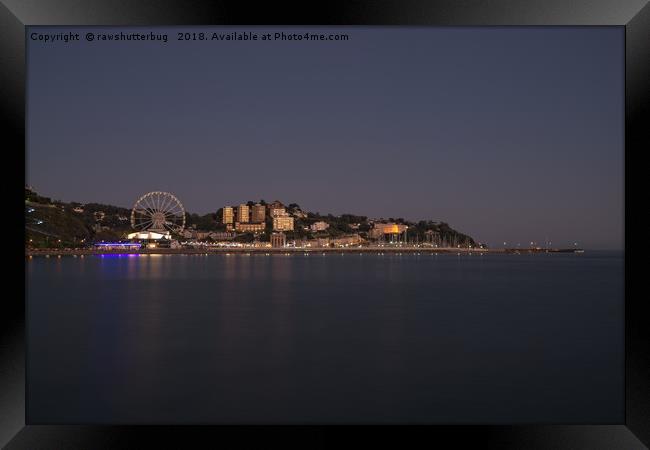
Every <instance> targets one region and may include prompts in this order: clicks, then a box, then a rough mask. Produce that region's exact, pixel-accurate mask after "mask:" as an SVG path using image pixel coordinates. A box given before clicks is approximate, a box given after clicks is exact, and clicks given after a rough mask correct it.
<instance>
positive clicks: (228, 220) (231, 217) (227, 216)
mask: <svg viewBox="0 0 650 450" xmlns="http://www.w3.org/2000/svg"><path fill="white" fill-rule="evenodd" d="M222 222H223V223H224V224H226V225H228V224H230V225H232V224H233V223H235V211H234V209H233V207H232V206H224V207H223V217H222Z"/></svg>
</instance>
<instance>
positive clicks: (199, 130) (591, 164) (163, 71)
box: [27, 27, 624, 249]
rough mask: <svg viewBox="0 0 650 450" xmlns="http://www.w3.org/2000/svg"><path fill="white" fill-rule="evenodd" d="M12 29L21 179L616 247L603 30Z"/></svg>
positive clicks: (619, 206) (60, 194) (50, 187)
mask: <svg viewBox="0 0 650 450" xmlns="http://www.w3.org/2000/svg"><path fill="white" fill-rule="evenodd" d="M70 30H73V31H77V32H79V33H81V38H82V40H81V41H80V42H71V43H67V44H65V43H62V42H61V43H53V44H44V43H42V42H33V41H30V40H28V49H29V51H28V124H27V125H28V144H27V156H28V158H27V161H28V166H27V167H28V171H27V177H28V182H29V183H30V184H32V185H33V186H34V187H35V188H36V189H37V190H38V191H39V192H41V193H43V194H44V195H48V196H52V197H54V198H58V199H61V200H64V201H73V200H75V201H81V202H101V203H111V204H116V205H120V206H125V207H131V206H132V204H133V202H134V201H135V200H136V199H137V198H138V197H139V196H140V195H142V194H144V193H146V192H149V191H152V190H168V191H170V192H173V193H175V194H176V195H177V196H178V197H179V198H180V199H181V201H182V202H183V203H184V205H185V207H186V209H188V210H189V211H191V212H198V213H207V212H210V211H215V210H216V209H217V208H219V207H221V206H223V205H224V204H237V203H239V202H242V201H246V200H249V199H250V200H258V199H260V198H263V199H265V200H267V201H270V200H274V199H279V200H281V201H284V202H296V203H298V204H300V205H301V206H302V207H303V208H305V209H307V210H310V211H319V212H321V213H327V212H331V213H333V214H340V213H347V212H351V213H358V214H362V215H367V216H370V217H404V218H406V219H411V220H417V219H432V220H444V221H446V222H448V223H449V224H450V225H451V226H452V227H454V228H456V229H458V230H460V231H462V232H466V233H468V234H470V235H472V236H473V237H474V238H476V239H478V240H479V241H481V242H487V243H489V244H491V245H493V246H496V245H503V242H504V241H507V242H508V243H509V244H510V243H516V242H521V243H522V245H523V244H524V243H530V241H539V242H543V241H544V240H545V239H546V238H547V237H548V238H549V239H550V240H551V241H552V242H553V243H554V244H557V245H566V244H572V243H573V242H575V241H577V242H578V244H579V245H581V246H584V247H587V248H603V249H604V248H622V246H623V175H624V172H623V156H624V147H623V138H624V117H623V114H624V72H623V62H624V59H623V58H624V55H623V36H624V35H623V29H622V28H620V27H619V28H399V27H391V28H371V27H346V28H336V29H330V28H317V29H316V28H312V29H306V28H290V27H282V28H277V29H273V28H257V27H237V28H227V29H226V30H227V31H233V30H239V31H255V32H257V33H263V32H265V31H267V30H268V31H270V32H275V31H279V30H283V31H285V32H300V31H307V30H311V31H315V30H317V31H319V32H326V33H329V32H331V31H334V32H339V33H340V32H345V33H348V34H349V36H350V39H349V40H348V41H345V42H341V41H339V42H332V41H325V42H296V41H291V42H278V41H272V42H262V41H257V42H251V41H247V42H224V41H212V42H210V41H203V42H200V41H195V42H178V41H176V33H177V32H178V31H181V30H186V31H196V32H198V31H206V32H212V31H223V30H224V28H221V29H219V28H196V29H191V28H128V29H122V30H124V31H128V30H130V31H135V30H137V31H142V32H149V31H151V30H154V31H155V32H157V33H160V32H165V31H166V32H168V34H169V42H168V43H166V44H165V43H161V42H133V41H128V42H96V41H95V42H86V41H85V40H83V36H84V34H85V32H86V31H93V32H99V31H102V30H103V31H110V32H115V31H119V29H114V28H110V29H108V28H106V29H102V28H62V27H57V28H44V27H32V28H30V29H29V32H28V37H29V33H30V32H39V33H60V32H64V31H70Z"/></svg>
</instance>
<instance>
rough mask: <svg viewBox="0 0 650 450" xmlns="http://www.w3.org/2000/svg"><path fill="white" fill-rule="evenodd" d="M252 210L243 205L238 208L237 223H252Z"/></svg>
mask: <svg viewBox="0 0 650 450" xmlns="http://www.w3.org/2000/svg"><path fill="white" fill-rule="evenodd" d="M249 214H250V208H249V207H248V205H245V204H241V205H239V206H238V207H237V222H240V223H248V222H250V217H249Z"/></svg>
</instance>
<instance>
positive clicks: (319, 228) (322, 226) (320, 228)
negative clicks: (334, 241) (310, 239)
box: [309, 220, 330, 232]
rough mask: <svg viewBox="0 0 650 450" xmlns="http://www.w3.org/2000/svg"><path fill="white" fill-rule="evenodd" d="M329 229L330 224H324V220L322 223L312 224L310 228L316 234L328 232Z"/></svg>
mask: <svg viewBox="0 0 650 450" xmlns="http://www.w3.org/2000/svg"><path fill="white" fill-rule="evenodd" d="M329 227H330V224H329V223H327V222H323V221H322V220H321V221H320V222H315V223H312V224H311V225H310V226H309V228H310V229H311V231H314V232H316V231H325V230H327V229H328V228H329Z"/></svg>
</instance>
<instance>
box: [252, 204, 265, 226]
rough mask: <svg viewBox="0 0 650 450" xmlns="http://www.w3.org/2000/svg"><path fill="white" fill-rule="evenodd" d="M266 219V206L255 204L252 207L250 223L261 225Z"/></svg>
mask: <svg viewBox="0 0 650 450" xmlns="http://www.w3.org/2000/svg"><path fill="white" fill-rule="evenodd" d="M265 218H266V206H264V205H260V204H259V203H257V204H256V205H254V206H253V211H252V213H251V222H255V223H263V222H264V219H265Z"/></svg>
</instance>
